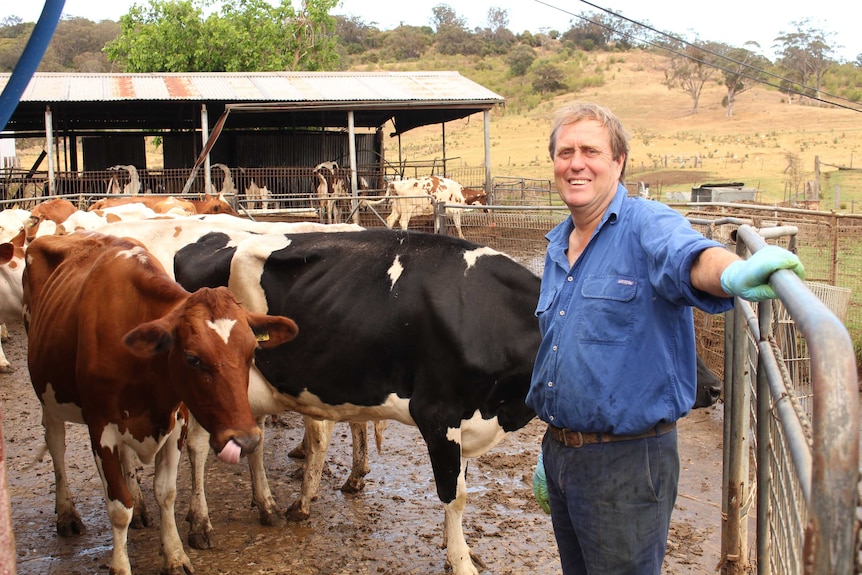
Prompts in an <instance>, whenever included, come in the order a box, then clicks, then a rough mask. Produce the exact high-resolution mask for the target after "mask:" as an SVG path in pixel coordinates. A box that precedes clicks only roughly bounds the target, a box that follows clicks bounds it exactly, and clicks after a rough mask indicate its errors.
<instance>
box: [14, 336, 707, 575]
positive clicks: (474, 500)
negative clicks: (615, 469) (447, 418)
mask: <svg viewBox="0 0 862 575" xmlns="http://www.w3.org/2000/svg"><path fill="white" fill-rule="evenodd" d="M10 332H11V338H12V339H11V341H9V342H7V343H5V344H4V349H5V350H6V352H7V356H8V357H9V360H10V361H11V362H12V364H13V366H14V367H15V368H16V369H15V371H14V372H13V373H11V374H0V397H2V415H3V436H4V440H5V450H6V458H7V476H8V479H9V484H10V485H9V487H10V499H11V505H12V513H13V526H14V530H15V539H16V554H17V568H18V574H19V575H45V574H49V573H57V574H63V575H76V574H102V573H107V572H108V564H109V561H110V555H111V531H110V528H109V523H108V519H107V513H106V511H105V505H104V500H103V497H102V489H101V482H100V480H99V476H98V473H97V472H96V468H95V464H94V462H93V458H92V455H91V453H90V450H89V446H88V444H87V438H86V435H85V433H84V430H83V427H82V426H78V425H69V424H67V426H68V432H67V463H68V467H69V476H70V481H71V486H72V489H73V492H74V494H75V496H76V500H77V505H78V510H79V511H80V513H81V516H82V518H83V520H84V522H85V523H86V526H87V528H88V531H87V532H86V534H84V535H81V536H77V537H73V538H69V539H64V538H61V537H59V536H58V535H57V533H56V531H55V528H54V525H55V515H54V475H53V471H52V468H51V463H50V457H49V456H47V455H44V456H43V457H41V458H40V455H42V454H43V445H44V441H43V435H42V427H41V423H40V417H41V410H40V407H39V403H38V401H37V400H36V399H35V396H34V394H33V390H32V388H31V387H30V383H29V377H28V373H27V367H26V356H25V353H26V343H25V336H24V333H23V330H22V329H21V327H20V326H10ZM721 418H722V409H721V406H720V405H719V406H717V407H713V408H708V409H701V410H698V411H696V412H693V413H692V414H691V415H689V416H688V417H687V418H685V419H684V420H683V421H682V422H681V423H680V446H681V460H682V476H681V485H680V497H679V499H678V501H677V506H676V511H675V514H674V519H673V525H672V527H671V537H670V541H669V550H668V557H667V559H666V563H665V568H664V570H663V572H664V573H666V574H673V575H684V574H705V573H716V572H717V569H716V566H717V564H718V561H719V542H720V538H721V513H720V482H721V443H722V441H721V426H722V424H721ZM542 432H543V429H542V426H541V424H539V423H538V421H536V420H534V421H533V422H532V423H531V424H530V425H528V426H527V427H526V428H524V429H522V430H521V431H519V432H518V433H516V434H513V435H511V436H510V437H508V438H507V439H506V440H505V441H504V442H503V443H502V444H500V445H499V446H497V447H496V448H495V449H493V450H491V451H490V452H489V453H487V454H486V455H484V456H482V457H480V458H478V459H476V460H474V461H473V463H472V465H471V467H470V468H469V471H468V477H467V481H468V489H469V496H468V504H467V510H466V512H465V519H464V531H465V534H466V537H467V542H468V544H469V545H470V546H471V547H472V549H473V551H474V552H475V553H476V554H478V555H479V557H480V558H481V559H482V560H483V561H484V562H485V569H484V570H483V573H492V574H499V575H504V574H506V575H515V574H518V575H521V574H525V575H526V574H537V573H541V574H544V575H554V574H559V573H560V569H559V564H558V560H557V552H556V546H555V543H554V540H553V534H552V530H551V523H550V519H549V517H548V516H547V515H545V514H544V513H542V511H541V510H540V509H539V507H538V505H537V504H536V503H535V501H534V500H533V496H532V483H531V482H532V473H533V465H534V463H535V461H536V455H537V454H538V449H539V443H540V438H541V435H542ZM301 437H302V430H301V427H300V419H299V418H298V417H297V416H295V415H291V414H285V415H283V416H280V417H279V418H278V421H277V422H275V423H273V422H270V423H268V428H267V441H266V446H265V450H266V451H265V453H266V465H267V471H268V475H269V478H270V482H271V487H272V489H273V493H274V495H275V497H276V498H277V499H278V501H279V504H280V505H282V506H284V507H286V506H287V505H288V504H289V503H290V502H292V501H293V499H294V498H295V497H296V496H297V495H298V493H299V487H300V479H299V477H298V476H297V471H298V470H300V469H301V465H302V462H301V461H299V460H294V459H291V458H290V457H288V455H287V452H288V451H289V450H290V449H291V448H292V447H294V446H295V445H296V444H297V443H298V442H299V440H300V439H301ZM350 458H351V455H350V434H349V430H348V428H347V426H346V425H345V424H339V425H338V426H336V436H335V438H334V439H333V443H332V447H331V449H330V452H329V455H328V458H327V466H326V471H325V475H324V477H323V481H322V482H321V488H320V493H319V497H318V499H317V500H316V501H315V502H314V503H313V505H312V516H311V518H310V519H309V520H308V521H305V522H302V523H294V524H288V525H287V526H285V527H261V526H260V525H259V524H258V519H257V517H258V516H257V511H256V509H252V508H251V507H250V501H251V495H250V494H251V488H250V485H249V480H248V469H247V467H246V466H245V464H244V463H241V464H240V465H238V466H228V465H226V464H222V463H220V462H218V461H216V460H215V459H214V458H211V461H210V464H209V466H208V476H207V489H208V494H209V505H210V512H211V517H212V523H213V526H214V528H215V530H216V533H217V537H218V548H217V549H212V550H203V551H199V550H196V549H189V548H188V547H187V553H188V554H189V557H190V558H191V560H192V562H193V565H194V567H195V570H196V573H197V574H198V575H223V574H232V575H253V574H254V575H257V574H265V573H275V574H291V575H335V574H338V575H354V574H370V573H374V574H382V575H387V574H391V575H395V574H398V575H402V574H413V575H442V574H443V573H445V572H446V570H445V552H444V551H443V550H442V549H441V545H442V542H443V536H442V523H443V510H442V507H441V505H440V503H439V500H438V499H437V495H436V492H435V489H434V483H433V479H432V474H431V467H430V463H429V461H428V455H427V452H426V451H425V446H424V443H423V441H422V439H421V436H420V435H419V432H418V431H417V430H416V429H415V428H412V427H407V426H404V425H402V424H399V423H395V422H392V423H390V424H389V426H388V428H387V430H386V432H385V437H384V441H383V452H382V453H381V454H378V453H376V451H375V450H374V449H373V448H371V449H370V450H369V462H370V465H371V473H370V474H369V475H368V476H367V478H366V487H365V490H364V491H363V492H361V493H359V494H356V495H345V494H343V493H342V492H341V491H339V487H340V486H341V484H342V483H343V482H344V480H345V479H346V477H347V475H348V473H349V470H350ZM144 477H145V482H144V488H145V493H146V496H147V501H148V506H149V509H150V510H151V512H152V513H153V514H154V517H157V514H158V506H157V505H156V503H155V500H154V499H153V497H152V468H151V467H149V468H145V470H144ZM188 484H189V474H188V462H187V460H186V459H184V460H183V462H182V466H181V469H180V477H179V486H178V487H179V497H178V501H177V509H176V513H177V523H178V525H179V527H180V535H181V537H183V539H184V540H185V537H186V534H187V532H188V523H186V522H185V521H184V517H185V513H186V510H187V508H188V492H189V490H188ZM129 533H130V535H129V555H130V558H131V562H132V568H133V570H134V573H136V575H144V574H148V575H155V574H156V573H158V572H159V568H160V566H161V560H160V557H159V546H158V532H157V528H156V527H151V528H145V529H139V530H130V532H129Z"/></svg>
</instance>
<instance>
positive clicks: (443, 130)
mask: <svg viewBox="0 0 862 575" xmlns="http://www.w3.org/2000/svg"><path fill="white" fill-rule="evenodd" d="M440 134H441V136H442V137H443V177H444V178H448V177H449V172H448V171H447V169H446V122H440Z"/></svg>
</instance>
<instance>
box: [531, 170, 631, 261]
mask: <svg viewBox="0 0 862 575" xmlns="http://www.w3.org/2000/svg"><path fill="white" fill-rule="evenodd" d="M627 196H628V190H626V187H625V186H624V185H622V184H619V185H618V186H617V191H616V194H614V199H612V200H611V203H610V204H609V205H608V208H607V209H606V210H605V213H604V215H603V216H602V221H600V222H599V225H598V226H597V227H596V231H595V233H594V234H593V235H595V234H597V233H599V231H600V230H601V229H602V227H603V226H604V225H605V224H606V223H609V224H615V223H617V220H618V219H619V215H620V212H621V211H622V208H623V201H624V200H625V198H626V197H627ZM573 229H575V224H574V222H573V221H572V218H570V217H569V218H566V219H565V220H563V221H562V222H560V223H559V224H558V225H557V226H555V227H554V228H553V229H552V230H551V231H550V232H548V233H547V234H546V235H545V238H546V239H547V240H548V241H549V242H550V243H552V244H553V243H555V242H560V241H563V242H565V245H566V246H568V238H569V235H570V234H571V233H572V230H573Z"/></svg>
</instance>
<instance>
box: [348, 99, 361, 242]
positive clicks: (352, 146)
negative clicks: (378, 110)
mask: <svg viewBox="0 0 862 575" xmlns="http://www.w3.org/2000/svg"><path fill="white" fill-rule="evenodd" d="M347 142H348V148H349V151H350V190H351V192H350V195H351V196H352V197H351V200H350V213H351V214H353V223H354V224H357V225H358V224H359V210H358V209H357V208H358V204H357V199H356V198H357V196H358V195H359V185H358V179H357V177H356V125H355V118H354V116H353V110H348V111H347Z"/></svg>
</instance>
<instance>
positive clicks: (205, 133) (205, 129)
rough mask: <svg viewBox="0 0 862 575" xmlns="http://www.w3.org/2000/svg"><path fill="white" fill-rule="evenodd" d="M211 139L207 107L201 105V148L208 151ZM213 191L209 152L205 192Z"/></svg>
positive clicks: (205, 165) (207, 154)
mask: <svg viewBox="0 0 862 575" xmlns="http://www.w3.org/2000/svg"><path fill="white" fill-rule="evenodd" d="M209 139H210V121H209V114H207V105H206V104H201V148H203V149H206V146H207V142H208V141H209ZM210 190H212V174H211V173H210V154H209V150H207V152H206V156H204V191H205V192H206V193H209V192H210Z"/></svg>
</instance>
